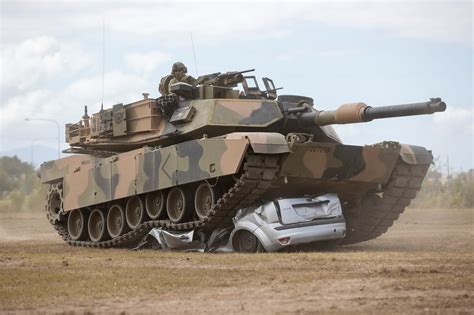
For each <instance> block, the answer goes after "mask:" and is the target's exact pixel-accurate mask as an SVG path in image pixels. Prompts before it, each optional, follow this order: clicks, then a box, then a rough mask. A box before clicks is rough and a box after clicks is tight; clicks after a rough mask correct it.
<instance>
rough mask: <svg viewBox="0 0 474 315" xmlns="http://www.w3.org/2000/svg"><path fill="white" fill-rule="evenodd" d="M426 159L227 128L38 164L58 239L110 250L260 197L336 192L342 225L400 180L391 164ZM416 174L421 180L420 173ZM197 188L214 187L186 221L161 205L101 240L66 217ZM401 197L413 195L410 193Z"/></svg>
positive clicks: (387, 148)
mask: <svg viewBox="0 0 474 315" xmlns="http://www.w3.org/2000/svg"><path fill="white" fill-rule="evenodd" d="M431 161H432V156H431V153H430V152H429V151H427V150H426V149H424V148H421V147H414V146H408V145H400V144H398V143H395V142H384V143H380V144H375V145H367V146H351V145H342V144H337V143H322V142H313V141H305V142H302V143H298V142H288V141H287V139H286V138H285V136H283V135H281V134H278V133H231V134H228V135H225V136H222V137H217V138H202V139H198V140H191V141H187V142H183V143H179V144H176V145H171V146H167V147H159V148H151V147H144V148H140V149H136V150H133V151H129V152H125V153H121V154H117V155H113V156H110V157H106V158H100V157H93V156H70V157H67V158H64V159H61V160H57V161H52V162H48V163H45V164H43V165H42V167H41V178H42V180H43V182H44V183H46V184H49V185H50V187H51V189H52V192H51V193H50V194H48V196H49V197H48V198H49V199H48V200H49V202H48V200H47V205H46V211H47V213H48V217H50V218H51V217H52V218H53V219H52V220H51V219H50V221H51V223H53V224H54V225H55V227H56V229H57V230H58V231H60V234H61V235H62V236H63V238H64V239H65V240H66V241H68V242H69V243H71V244H73V245H82V246H105V247H110V246H129V245H130V244H133V242H132V241H131V239H132V238H133V239H135V238H139V235H141V234H143V233H145V234H146V232H148V230H149V229H150V228H152V227H161V228H167V229H171V230H187V229H194V228H198V229H202V230H204V231H206V230H208V231H210V230H212V229H215V228H217V227H224V226H227V225H229V224H231V223H232V218H233V216H234V215H235V213H236V211H237V210H239V209H240V208H243V207H246V206H250V205H258V204H260V203H261V202H262V201H263V200H265V199H269V198H276V197H300V196H302V195H319V194H323V193H327V192H332V193H337V194H338V196H339V198H340V199H341V202H342V203H343V204H344V205H345V211H347V217H348V224H349V225H350V224H352V222H351V221H350V218H351V211H352V209H354V208H355V207H357V206H356V205H358V204H359V203H360V202H361V200H365V198H367V196H369V195H370V196H372V195H374V194H380V193H383V191H384V189H385V187H388V186H389V185H392V186H393V181H394V176H395V177H396V176H398V175H397V174H396V172H395V169H396V168H397V165H400V163H403V164H405V165H415V166H420V167H421V168H422V169H423V170H424V172H425V173H426V170H427V168H428V166H429V164H430V163H431ZM398 167H399V168H400V166H398ZM420 172H421V171H419V172H418V173H420ZM417 176H418V180H419V185H421V181H422V180H423V177H424V173H423V174H421V175H420V174H417ZM420 176H421V177H420ZM202 185H210V186H209V187H215V188H216V189H217V188H218V189H219V190H220V193H219V194H218V195H216V198H215V200H214V203H212V208H210V209H209V211H208V213H207V215H205V216H203V215H197V214H196V211H191V212H192V213H189V215H188V216H187V217H186V218H185V219H182V220H181V219H180V220H178V221H177V220H173V219H172V217H171V216H170V214H169V210H168V209H165V212H166V211H168V216H167V215H166V213H165V214H162V215H161V216H160V217H157V218H154V219H152V218H151V217H150V216H148V217H147V216H146V215H144V216H143V218H142V217H141V216H139V217H138V220H139V221H138V223H137V224H132V225H130V223H129V225H130V226H129V227H128V228H127V227H126V226H125V227H124V229H123V231H122V232H120V233H118V234H113V233H112V234H113V235H116V236H115V237H109V239H107V240H105V239H104V240H97V239H95V241H91V240H90V238H88V237H87V235H86V236H82V235H79V236H81V237H78V238H77V239H71V238H70V236H69V233H70V232H71V231H69V230H68V223H67V220H68V217H69V216H70V215H69V214H70V213H71V212H74V213H78V212H80V213H81V214H85V216H84V218H85V219H83V220H86V217H87V214H88V213H90V212H91V211H92V210H95V209H98V210H99V211H101V212H103V213H104V217H107V216H108V214H109V213H110V212H111V211H114V209H116V208H117V207H119V208H120V207H121V208H124V209H125V208H126V211H125V210H124V211H123V212H124V213H125V215H127V216H128V215H129V212H130V211H131V212H133V211H134V210H133V209H132V210H130V211H129V204H130V203H131V202H130V200H131V199H132V198H135V199H133V200H135V201H136V200H138V201H139V205H142V206H141V207H142V208H141V211H142V212H144V211H145V210H146V211H148V210H149V209H148V208H147V207H148V206H149V205H148V201H147V200H148V198H149V197H150V196H151V195H153V194H154V195H156V194H157V193H160V194H161V193H162V194H163V195H162V196H168V197H166V198H167V199H170V198H169V196H170V195H171V193H170V192H171V191H173V193H175V191H176V189H178V188H179V189H180V190H181V191H182V193H183V194H184V195H187V196H190V197H189V198H197V197H196V196H197V195H199V194H197V193H196V191H197V187H200V186H202ZM51 189H50V190H51ZM173 189H174V190H173ZM212 189H214V188H212ZM414 189H419V186H417V187H415V188H414ZM213 191H214V190H213ZM408 194H409V195H410V196H411V197H410V198H414V195H415V194H416V191H414V192H413V191H410V192H408ZM51 195H54V196H56V197H55V198H56V199H57V198H60V199H61V203H60V205H61V206H60V209H56V210H55V211H53V209H51V204H52V203H51V200H52V197H51ZM136 198H138V199H136ZM163 198H165V197H163ZM53 199H54V198H53ZM171 199H172V198H171ZM183 200H184V199H183ZM196 200H197V199H195V200H194V206H195V207H197V205H198V201H196ZM410 200H411V199H410ZM405 203H406V200H405V201H404V204H405ZM54 204H56V205H57V204H58V203H54ZM190 204H193V202H192V201H191V202H190ZM407 205H408V204H407ZM405 206H406V205H405ZM48 207H49V208H48ZM114 207H115V208H114ZM166 207H170V206H169V204H167V205H166ZM191 208H193V206H192V205H191ZM398 208H400V207H398ZM398 208H397V209H398ZM403 209H404V207H403ZM138 210H140V206H138ZM55 213H59V214H58V215H57V216H55V215H54V214H55ZM76 216H77V215H76ZM345 216H346V214H345ZM77 217H78V218H80V216H77ZM127 219H128V217H127ZM123 220H125V218H124V219H123ZM132 221H133V220H132ZM83 224H85V223H83ZM104 224H107V222H104ZM352 226H353V225H352ZM127 230H128V231H127ZM73 232H74V231H73ZM126 235H128V236H126ZM349 235H350V234H349ZM132 236H133V237H132ZM352 238H353V239H354V237H352ZM355 239H357V238H355ZM361 239H362V238H361Z"/></svg>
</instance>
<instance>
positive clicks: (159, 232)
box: [134, 228, 233, 253]
mask: <svg viewBox="0 0 474 315" xmlns="http://www.w3.org/2000/svg"><path fill="white" fill-rule="evenodd" d="M231 231H232V228H225V229H216V230H214V231H213V232H212V234H211V236H210V237H209V239H208V240H207V242H203V241H200V240H195V239H194V238H195V234H194V230H192V231H188V232H170V231H166V230H163V229H160V228H153V229H151V230H150V232H148V234H147V235H146V236H145V237H144V238H143V240H142V241H141V242H140V244H138V246H137V247H136V248H134V249H135V250H137V249H143V248H152V249H161V250H165V251H171V250H172V251H182V252H201V253H203V252H231V251H233V249H232V247H229V246H228V245H227V243H228V240H229V236H230V232H231Z"/></svg>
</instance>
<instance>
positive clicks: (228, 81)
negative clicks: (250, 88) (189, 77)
mask: <svg viewBox="0 0 474 315" xmlns="http://www.w3.org/2000/svg"><path fill="white" fill-rule="evenodd" d="M252 71H255V69H249V70H244V71H229V72H225V73H220V72H216V73H211V74H206V75H202V76H200V77H199V78H197V80H196V85H215V86H225V87H233V86H236V85H237V84H239V83H241V82H242V81H244V76H243V75H242V74H244V73H248V72H252Z"/></svg>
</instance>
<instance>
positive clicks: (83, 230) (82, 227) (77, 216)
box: [67, 209, 87, 241]
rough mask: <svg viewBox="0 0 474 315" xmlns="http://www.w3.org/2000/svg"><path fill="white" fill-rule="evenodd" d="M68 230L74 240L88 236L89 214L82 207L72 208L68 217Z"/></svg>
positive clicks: (80, 239)
mask: <svg viewBox="0 0 474 315" xmlns="http://www.w3.org/2000/svg"><path fill="white" fill-rule="evenodd" d="M67 232H68V233H69V237H71V239H72V240H74V241H82V240H85V239H86V238H87V214H86V211H84V210H82V209H76V210H72V211H71V212H70V213H69V216H68V219H67Z"/></svg>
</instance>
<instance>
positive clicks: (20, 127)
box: [0, 71, 157, 151]
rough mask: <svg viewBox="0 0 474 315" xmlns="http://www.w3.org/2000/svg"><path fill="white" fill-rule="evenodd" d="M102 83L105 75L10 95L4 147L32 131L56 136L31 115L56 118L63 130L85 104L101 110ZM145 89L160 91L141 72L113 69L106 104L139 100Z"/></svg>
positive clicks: (2, 117) (0, 128)
mask: <svg viewBox="0 0 474 315" xmlns="http://www.w3.org/2000/svg"><path fill="white" fill-rule="evenodd" d="M101 86H102V77H101V76H96V77H88V78H82V79H79V80H77V81H74V82H72V83H71V84H69V85H68V86H67V87H66V88H64V89H61V90H60V91H53V90H35V91H31V92H27V93H25V94H24V95H20V96H16V97H12V98H10V99H9V100H8V101H7V102H6V104H5V105H4V106H2V107H0V122H1V123H0V135H1V136H2V149H1V150H5V149H7V148H8V149H11V148H15V147H17V146H23V145H24V143H21V142H20V141H18V140H19V139H20V140H22V141H25V139H29V138H31V136H32V135H34V136H35V137H37V138H47V137H51V133H52V132H53V136H55V133H56V129H55V127H53V126H48V125H45V126H43V125H39V124H38V123H33V122H25V121H24V120H25V118H27V117H30V118H47V119H55V120H56V121H58V123H59V125H60V127H61V130H62V131H61V132H63V131H64V129H63V128H64V124H65V123H73V122H77V121H79V120H80V119H81V116H82V115H83V112H84V105H88V108H89V114H92V113H95V112H97V111H98V110H99V109H100V104H101ZM141 92H151V93H152V94H157V91H156V90H155V87H154V86H153V85H152V84H150V82H148V81H146V80H144V79H143V78H142V77H141V76H137V75H130V74H124V73H123V72H120V71H112V72H109V73H107V74H106V75H105V93H104V108H110V107H111V106H112V105H114V104H117V103H124V104H127V103H130V102H133V101H136V100H139V99H141V98H142V95H141ZM51 130H53V131H51ZM12 131H15V132H14V134H13V133H12ZM1 150H0V151H1Z"/></svg>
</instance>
